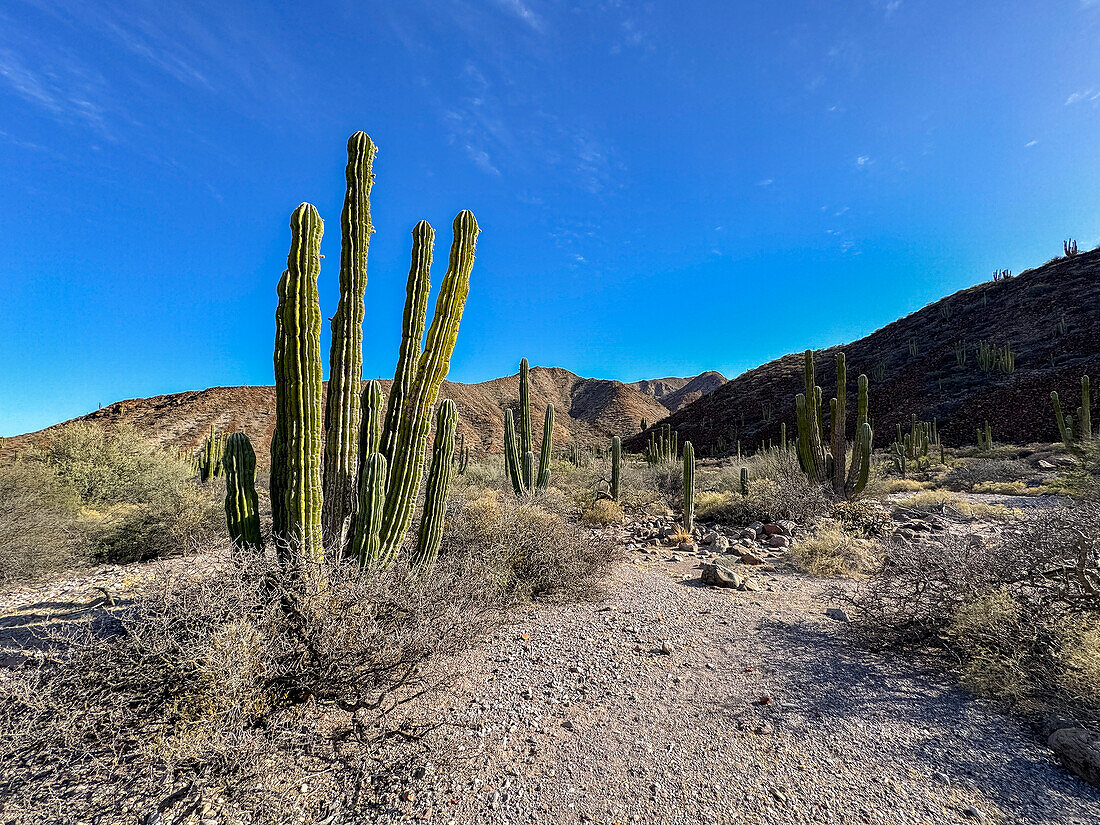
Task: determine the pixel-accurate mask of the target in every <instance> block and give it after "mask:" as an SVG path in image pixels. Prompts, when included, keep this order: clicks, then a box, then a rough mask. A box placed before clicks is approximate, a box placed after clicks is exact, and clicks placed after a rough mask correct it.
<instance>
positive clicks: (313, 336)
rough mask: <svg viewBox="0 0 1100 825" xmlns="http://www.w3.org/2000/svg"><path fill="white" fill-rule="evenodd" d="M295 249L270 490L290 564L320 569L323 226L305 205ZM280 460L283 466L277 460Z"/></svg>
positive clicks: (282, 302)
mask: <svg viewBox="0 0 1100 825" xmlns="http://www.w3.org/2000/svg"><path fill="white" fill-rule="evenodd" d="M290 230H291V247H290V254H289V255H288V256H287V269H286V272H284V273H283V277H282V279H281V281H280V284H279V290H278V292H279V309H278V310H277V312H278V313H279V315H280V321H281V323H277V324H276V335H277V340H276V342H275V404H276V406H275V431H276V432H275V437H274V439H273V444H272V465H271V490H272V493H273V495H272V501H271V507H272V521H273V522H274V525H275V533H274V539H275V542H276V544H277V546H278V547H279V549H280V552H281V553H282V554H283V558H284V559H285V560H290V559H291V557H292V556H295V555H296V557H297V559H298V560H300V561H305V562H312V563H320V562H321V561H322V560H323V558H324V548H323V544H322V533H321V505H322V492H321V448H322V439H321V308H320V305H319V304H318V299H317V276H318V274H319V273H320V271H321V236H322V234H323V232H324V223H323V222H322V221H321V216H320V215H318V214H317V210H316V209H315V208H314V207H313V206H312V205H311V204H308V203H303V204H302V205H301V206H299V207H298V208H297V209H296V210H294V214H293V215H292V216H291V220H290ZM276 459H277V460H276Z"/></svg>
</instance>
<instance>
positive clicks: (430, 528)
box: [412, 398, 458, 567]
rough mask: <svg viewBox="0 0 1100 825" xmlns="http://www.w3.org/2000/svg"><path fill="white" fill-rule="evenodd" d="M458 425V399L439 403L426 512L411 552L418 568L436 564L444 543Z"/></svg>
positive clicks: (425, 503) (425, 505) (427, 489)
mask: <svg viewBox="0 0 1100 825" xmlns="http://www.w3.org/2000/svg"><path fill="white" fill-rule="evenodd" d="M457 426H458V410H457V409H455V402H454V401H452V400H451V399H449V398H448V399H446V400H445V401H444V402H443V403H442V404H440V405H439V412H438V413H437V415H436V421H435V444H434V446H433V447H432V466H431V469H429V470H428V481H427V487H426V489H425V493H424V515H423V516H422V517H421V519H420V531H419V533H418V534H417V537H416V549H415V550H414V551H413V555H412V563H413V564H414V565H416V566H417V567H428V566H430V565H431V564H433V563H434V562H435V558H436V556H437V555H439V545H440V544H442V542H443V518H444V516H445V515H446V512H447V491H448V489H450V486H451V466H452V465H451V458H452V457H453V456H454V451H455V428H456V427H457Z"/></svg>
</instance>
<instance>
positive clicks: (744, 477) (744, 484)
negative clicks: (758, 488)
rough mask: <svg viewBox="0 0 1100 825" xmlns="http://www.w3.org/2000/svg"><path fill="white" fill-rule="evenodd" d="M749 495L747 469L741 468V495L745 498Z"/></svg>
mask: <svg viewBox="0 0 1100 825" xmlns="http://www.w3.org/2000/svg"><path fill="white" fill-rule="evenodd" d="M748 494H749V468H748V467H742V468H741V495H742V496H747V495H748Z"/></svg>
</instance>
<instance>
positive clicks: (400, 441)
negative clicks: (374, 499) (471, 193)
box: [381, 211, 480, 562]
mask: <svg viewBox="0 0 1100 825" xmlns="http://www.w3.org/2000/svg"><path fill="white" fill-rule="evenodd" d="M453 231H454V240H453V242H452V244H451V254H450V258H449V261H448V264H447V274H446V275H445V276H444V277H443V283H442V284H441V285H440V288H439V297H438V298H437V300H436V305H435V314H434V316H433V317H432V323H431V326H430V327H429V328H428V337H427V340H426V342H425V344H424V350H423V352H421V353H420V357H419V359H418V361H417V368H416V378H415V379H414V380H413V382H412V384H411V385H410V387H409V395H408V399H407V400H406V401H405V405H404V411H403V412H402V414H401V424H400V429H399V431H398V433H397V438H396V440H395V441H394V447H393V450H394V454H393V460H392V462H391V464H390V478H389V487H388V490H387V493H386V506H385V509H384V510H383V513H382V530H381V553H382V557H383V560H384V561H387V562H392V560H393V558H394V557H395V556H396V555H397V550H398V548H399V547H400V546H401V542H402V541H403V540H404V537H405V533H406V532H407V531H408V529H409V525H410V524H411V523H412V519H413V510H414V507H415V504H416V496H417V492H418V491H419V488H420V479H421V476H422V475H423V472H424V446H425V442H426V441H427V438H428V431H429V429H430V428H431V412H432V410H433V409H434V407H435V401H436V397H437V396H438V394H439V387H440V385H441V384H442V383H443V379H444V378H445V377H446V375H447V372H448V371H449V370H450V367H451V354H452V353H453V352H454V347H455V342H456V341H457V339H458V327H459V324H460V323H461V321H462V310H463V309H464V308H465V306H466V297H467V295H469V292H470V272H471V271H472V270H473V267H474V251H475V248H476V245H477V236H478V233H479V232H480V229H479V228H478V225H477V221H476V220H475V219H474V216H473V213H471V212H468V211H462V212H459V213H458V216H457V217H456V218H455V220H454V225H453Z"/></svg>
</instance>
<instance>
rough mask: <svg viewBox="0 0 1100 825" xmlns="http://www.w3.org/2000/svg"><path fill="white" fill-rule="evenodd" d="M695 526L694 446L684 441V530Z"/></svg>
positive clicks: (690, 529) (688, 530) (686, 530)
mask: <svg viewBox="0 0 1100 825" xmlns="http://www.w3.org/2000/svg"><path fill="white" fill-rule="evenodd" d="M694 527H695V448H694V447H692V446H691V442H690V441H685V442H684V532H685V533H690V532H691V531H692V529H694Z"/></svg>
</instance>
